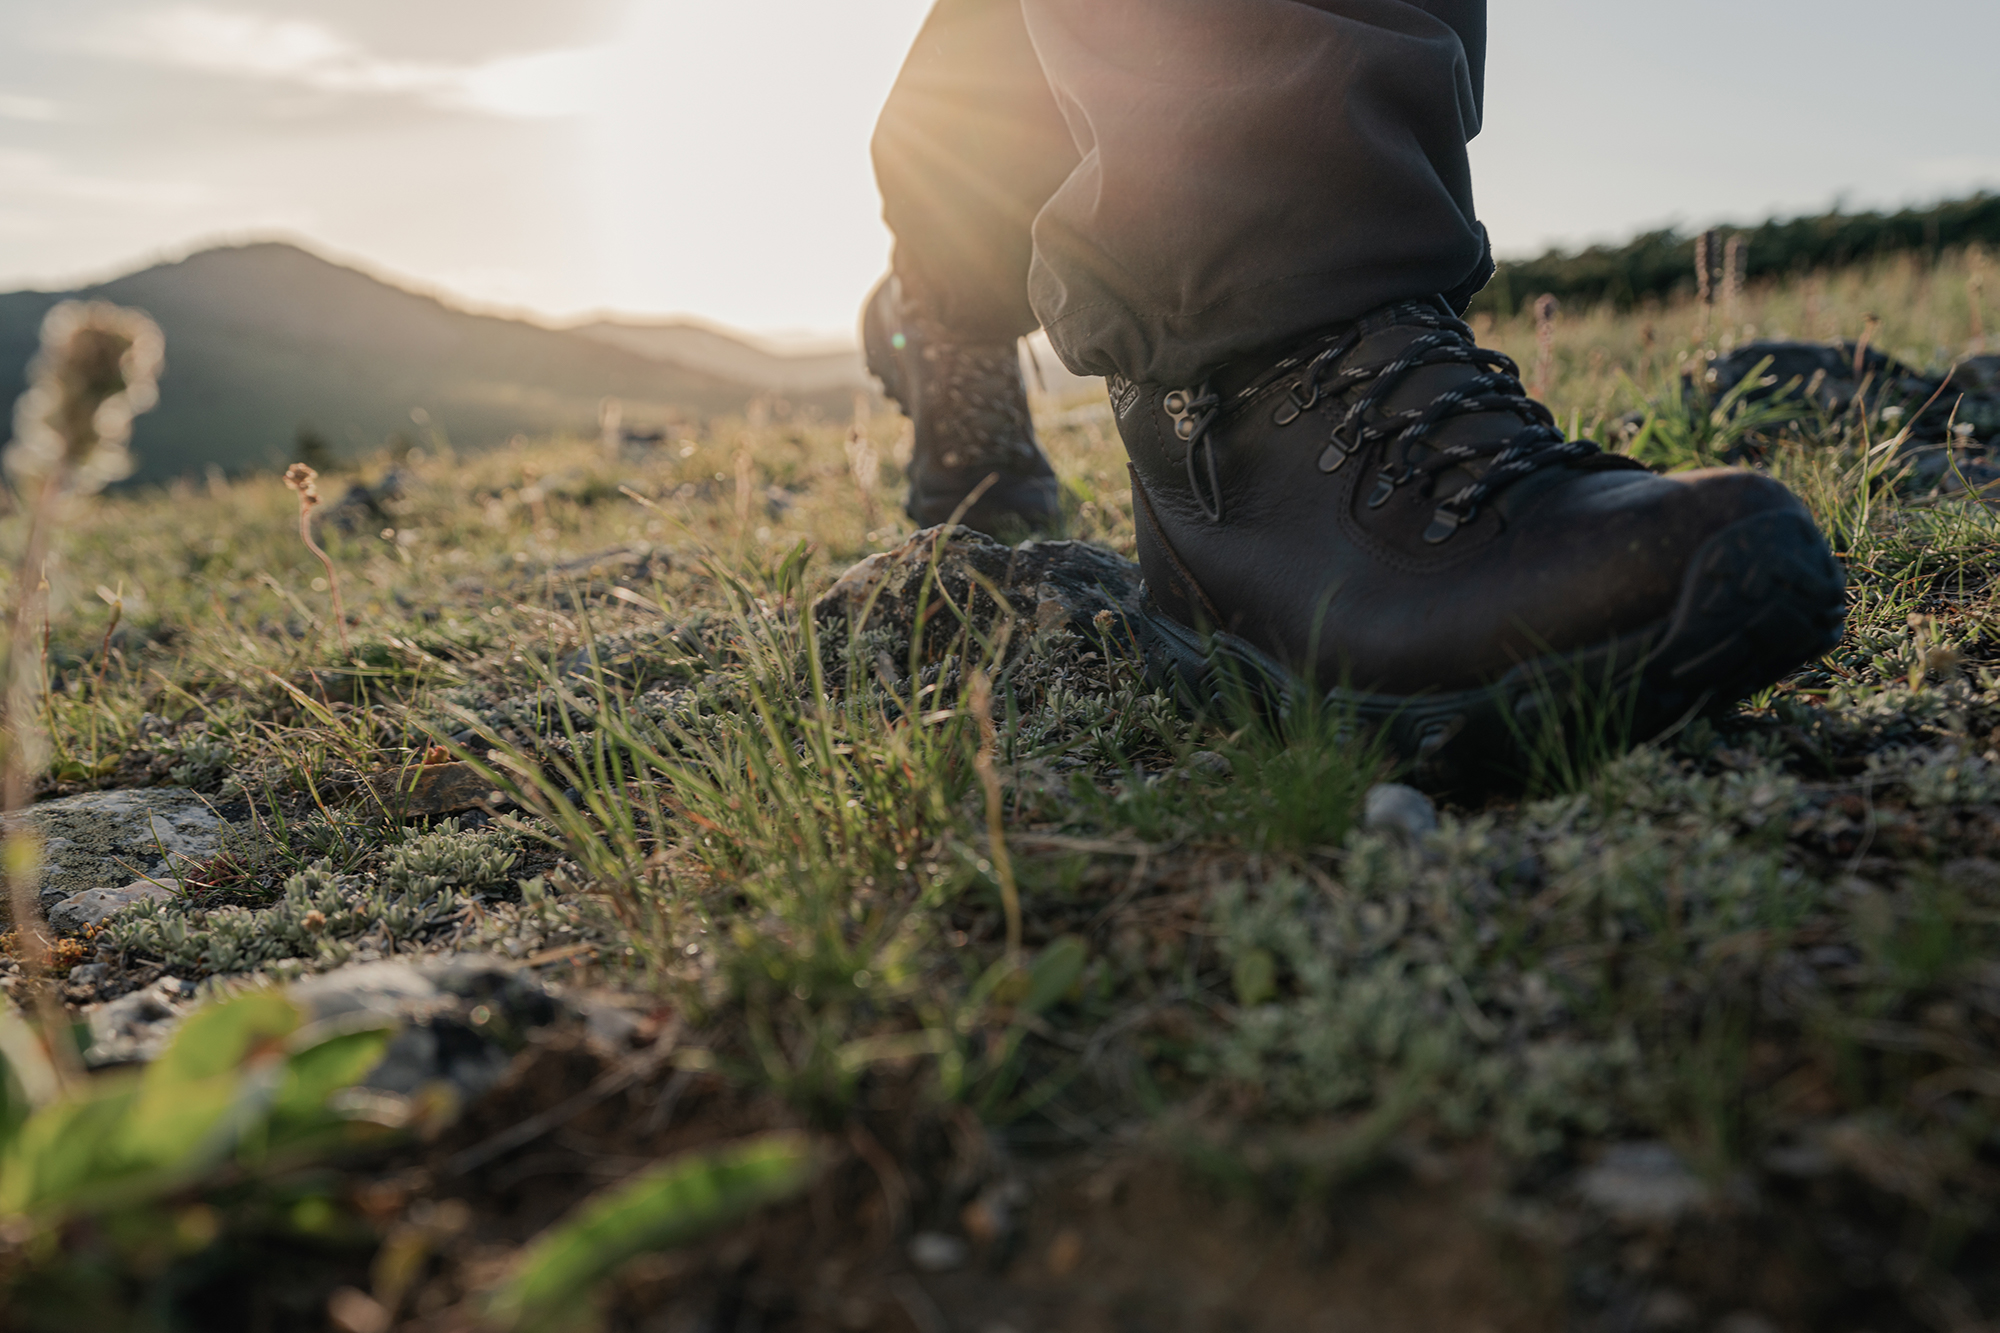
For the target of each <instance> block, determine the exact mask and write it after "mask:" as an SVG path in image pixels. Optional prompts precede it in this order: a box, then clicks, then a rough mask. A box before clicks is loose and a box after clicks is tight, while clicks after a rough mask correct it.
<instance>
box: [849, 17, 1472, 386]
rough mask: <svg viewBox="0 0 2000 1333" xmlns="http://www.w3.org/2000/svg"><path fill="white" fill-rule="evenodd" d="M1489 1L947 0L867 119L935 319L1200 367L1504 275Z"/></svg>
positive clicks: (1070, 361) (901, 246)
mask: <svg viewBox="0 0 2000 1333" xmlns="http://www.w3.org/2000/svg"><path fill="white" fill-rule="evenodd" d="M1485 47H1486V4H1485V0H938V3H937V4H936V6H935V8H933V9H932V11H931V14H930V17H929V18H928V19H927V20H926V21H925V23H924V27H923V31H922V32H921V33H920V34H919V36H918V37H917V41H916V45H915V46H914V47H913V48H912V50H911V52H910V55H909V58H908V60H907V61H906V63H905V64H904V66H903V70H902V73H901V74H900V75H899V76H898V78H897V81H896V85H895V88H894V90H893V91H892V92H891V93H890V96H889V101H888V104H887V106H886V107H885V108H884V110H883V112H882V118H881V121H880V123H879V125H878V126H877V128H876V131H875V139H874V145H873V148H874V157H875V171H876V177H877V180H878V182H879V183H880V185H881V189H882V198H883V214H884V217H885V218H886V219H887V221H888V223H889V227H890V230H891V231H893V232H894V233H895V238H896V258H895V267H896V271H897V273H898V274H899V275H900V276H901V277H902V279H903V282H904V286H905V290H906V291H909V292H910V293H912V294H913V295H914V296H915V297H916V299H917V300H919V301H920V302H921V303H922V304H923V305H924V306H926V307H927V308H928V309H929V311H930V312H931V313H932V314H933V315H934V316H935V317H936V318H938V319H939V320H940V321H941V322H943V323H944V324H945V325H946V326H947V327H950V328H953V329H955V330H960V331H963V332H964V333H965V334H967V335H968V337H971V338H986V337H996V338H1007V337H1013V336H1016V335H1019V334H1025V333H1028V332H1031V331H1033V330H1034V328H1035V327H1036V326H1037V325H1039V326H1041V327H1043V328H1045V329H1047V330H1048V334H1049V338H1050V340H1051V341H1052V342H1053V343H1054V345H1055V348H1056V352H1057V354H1058V355H1060V356H1061V357H1062V359H1063V361H1064V362H1065V364H1067V365H1068V366H1069V367H1070V368H1071V369H1072V370H1074V371H1077V372H1079V373H1082V374H1096V375H1107V374H1112V373H1118V374H1123V375H1125V376H1127V377H1129V378H1131V379H1135V380H1141V381H1151V382H1155V383H1170V384H1179V383H1191V382H1193V381H1195V380H1197V379H1199V378H1200V377H1201V376H1202V374H1203V373H1204V372H1205V371H1207V370H1209V369H1211V368H1212V367H1214V366H1217V365H1219V364H1221V363H1223V362H1226V361H1229V360H1232V359H1234V358H1236V357H1239V356H1242V355H1244V354H1246V353H1251V352H1256V351H1260V350H1266V349H1270V348H1274V347H1277V346H1281V345H1283V344H1285V343H1288V342H1291V341H1293V340H1296V339H1298V338H1300V337H1302V336H1304V335H1305V334H1307V333H1309V332H1311V331H1313V330H1315V329H1318V328H1322V327H1324V326H1326V325H1329V324H1334V323H1338V322H1341V321H1343V320H1347V319H1352V318H1355V317H1357V316H1359V315H1362V314H1364V313H1366V312H1367V311H1369V310H1372V309H1374V308H1375V307H1377V306H1380V305H1383V304H1385V303H1387V302H1390V301H1395V300H1401V299H1406V298H1411V297H1420V296H1425V295H1431V294H1437V295H1443V296H1444V297H1445V298H1446V299H1447V300H1450V301H1451V302H1452V303H1453V305H1454V307H1455V308H1459V309H1462V308H1463V307H1464V304H1465V302H1466V301H1468V300H1470V299H1471V297H1472V295H1473V293H1475V292H1477V291H1478V290H1479V288H1480V287H1482V286H1483V285H1485V283H1486V280H1487V279H1488V277H1490V276H1491V274H1492V259H1491V256H1490V252H1489V249H1488V247H1487V243H1486V233H1485V229H1484V228H1482V227H1481V226H1480V225H1479V223H1478V222H1477V221H1475V220H1474V217H1473V207H1472V181H1471V172H1470V169H1469V167H1468V165H1467V160H1466V151H1465V146H1466V143H1467V141H1468V140H1470V139H1471V138H1472V136H1473V135H1474V134H1476V133H1478V131H1479V120H1480V110H1481V107H1480V102H1481V95H1482V82H1483V71H1484V58H1485Z"/></svg>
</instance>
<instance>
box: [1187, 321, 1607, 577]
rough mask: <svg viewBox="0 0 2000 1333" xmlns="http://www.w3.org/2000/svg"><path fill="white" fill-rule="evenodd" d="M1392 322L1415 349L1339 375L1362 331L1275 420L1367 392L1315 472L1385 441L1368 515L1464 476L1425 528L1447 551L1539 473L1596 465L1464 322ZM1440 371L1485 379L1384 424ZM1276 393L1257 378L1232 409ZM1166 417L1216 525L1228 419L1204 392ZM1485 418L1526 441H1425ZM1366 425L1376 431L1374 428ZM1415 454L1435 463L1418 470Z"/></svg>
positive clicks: (1306, 375)
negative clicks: (1422, 451)
mask: <svg viewBox="0 0 2000 1333" xmlns="http://www.w3.org/2000/svg"><path fill="white" fill-rule="evenodd" d="M1395 320H1396V322H1397V323H1399V324H1420V325H1423V326H1425V327H1426V328H1427V329H1428V332H1426V333H1423V334H1421V335H1419V336H1418V337H1417V338H1415V339H1413V340H1412V341H1411V342H1410V343H1409V345H1408V346H1406V347H1404V348H1403V349H1402V350H1401V351H1400V352H1398V353H1397V354H1396V356H1395V357H1394V358H1393V359H1392V360H1390V361H1387V362H1383V363H1381V364H1378V365H1373V366H1341V365H1340V363H1341V361H1342V360H1343V359H1344V358H1345V357H1346V356H1347V355H1348V354H1349V353H1350V352H1352V351H1353V350H1354V348H1355V347H1356V345H1357V344H1359V343H1360V341H1361V338H1362V336H1363V330H1362V329H1361V328H1360V327H1359V326H1357V327H1355V328H1353V329H1350V330H1348V331H1347V332H1346V333H1344V334H1342V335H1340V336H1338V337H1336V338H1335V339H1333V340H1332V341H1331V342H1329V343H1328V344H1327V345H1326V346H1325V347H1323V348H1321V349H1320V350H1318V351H1317V352H1315V353H1313V354H1312V356H1311V357H1310V358H1309V359H1307V360H1306V361H1305V363H1304V368H1303V369H1302V370H1300V371H1298V373H1297V375H1296V378H1294V379H1293V381H1292V383H1291V384H1290V385H1289V386H1288V387H1287V390H1286V395H1285V400H1284V402H1282V403H1281V404H1280V405H1279V407H1278V410H1277V413H1276V416H1275V417H1274V418H1273V420H1274V421H1275V422H1276V424H1278V425H1280V426H1287V425H1290V424H1291V423H1292V422H1294V421H1297V420H1298V419H1299V418H1300V417H1302V416H1304V415H1305V414H1306V413H1307V412H1308V411H1310V410H1311V409H1312V408H1313V407H1315V406H1317V405H1318V403H1319V401H1320V399H1321V398H1323V397H1339V396H1341V395H1343V394H1345V393H1347V392H1349V391H1350V390H1353V389H1356V388H1362V386H1366V387H1365V388H1362V392H1361V393H1360V394H1359V395H1357V396H1356V398H1355V399H1354V401H1353V403H1352V404H1350V405H1349V407H1348V409H1347V411H1346V413H1345V414H1344V415H1343V416H1342V418H1341V420H1340V421H1339V423H1338V424H1336V425H1335V426H1334V428H1333V432H1332V434H1331V436H1330V437H1329V439H1328V441H1327V444H1326V447H1325V449H1323V450H1322V451H1321V453H1320V458H1319V467H1320V471H1322V472H1327V473H1331V472H1336V471H1338V470H1339V469H1340V468H1341V466H1342V465H1343V464H1345V463H1346V462H1347V461H1348V460H1349V459H1351V458H1353V457H1354V456H1355V455H1357V454H1359V453H1361V452H1362V451H1363V450H1365V449H1367V448H1368V447H1369V446H1370V445H1373V444H1376V443H1379V442H1382V441H1389V442H1390V445H1391V447H1390V448H1389V450H1387V451H1386V453H1385V459H1386V460H1387V461H1385V462H1384V463H1383V465H1382V468H1381V471H1380V472H1379V473H1378V474H1377V476H1376V479H1375V489H1374V491H1373V492H1371V493H1370V495H1369V497H1368V505H1369V507H1370V508H1380V507H1381V506H1382V505H1383V504H1385V503H1387V501H1388V500H1389V497H1390V496H1392V495H1394V494H1395V493H1396V491H1397V490H1398V489H1399V488H1401V487H1403V486H1406V485H1411V484H1415V485H1418V486H1421V487H1422V488H1423V493H1424V494H1426V495H1429V494H1431V493H1432V491H1433V489H1434V488H1435V486H1436V484H1437V479H1438V478H1439V477H1441V476H1443V475H1444V474H1445V473H1447V472H1450V471H1452V470H1454V469H1461V468H1462V469H1464V470H1465V471H1467V472H1469V473H1470V474H1471V475H1472V477H1473V480H1472V481H1470V482H1468V483H1467V484H1466V485H1464V486H1462V487H1460V488H1459V489H1458V490H1457V491H1455V492H1453V493H1452V494H1451V495H1449V496H1447V497H1445V498H1444V499H1443V500H1441V501H1439V502H1438V506H1437V510H1436V512H1435V513H1434V514H1433V515H1432V517H1431V523H1430V526H1429V527H1428V528H1426V529H1425V530H1424V540H1425V541H1427V542H1430V543H1432V544H1434V545H1435V544H1437V543H1440V542H1445V541H1449V540H1450V539H1451V536H1452V534H1453V533H1455V532H1457V531H1458V529H1459V528H1461V527H1463V526H1464V525H1466V524H1467V523H1470V522H1471V521H1472V520H1473V519H1475V518H1477V517H1478V516H1479V512H1480V510H1481V509H1482V508H1483V507H1484V506H1485V505H1486V504H1487V503H1488V502H1489V501H1491V500H1492V499H1493V497H1494V496H1496V495H1498V494H1499V493H1500V492H1501V491H1503V490H1505V489H1506V488H1507V487H1509V486H1512V485H1513V484H1514V483H1516V482H1518V481H1520V480H1522V479H1523V478H1524V477H1528V476H1532V475H1533V474H1534V473H1536V472H1539V471H1541V470H1542V469H1543V468H1547V467H1555V466H1559V465H1562V464H1565V463H1573V462H1576V461H1579V460H1582V459H1586V458H1591V457H1593V456H1597V455H1599V454H1601V452H1602V451H1601V450H1600V449H1599V448H1598V446H1597V445H1596V444H1595V443H1593V442H1592V441H1590V440H1569V439H1565V438H1564V437H1563V432H1562V430H1561V429H1560V428H1559V427H1558V426H1557V425H1556V421H1555V417H1554V416H1553V415H1552V414H1551V413H1550V411H1549V409H1548V408H1546V407H1544V406H1543V405H1542V404H1540V403H1538V402H1536V401H1535V400H1534V399H1533V398H1530V397H1529V396H1528V392H1527V389H1526V388H1525V387H1523V385H1522V383H1521V371H1520V367H1519V366H1517V365H1516V364H1515V363H1514V362H1513V360H1511V359H1510V358H1508V357H1506V356H1504V355H1502V354H1501V353H1499V352H1495V351H1490V350H1488V349H1486V348H1484V347H1480V346H1478V345H1477V344H1476V342H1475V341H1474V339H1473V334H1472V329H1471V328H1470V327H1469V326H1467V325H1466V324H1465V323H1464V321H1462V320H1458V319H1454V318H1452V317H1450V316H1448V315H1445V314H1443V313H1441V312H1440V311H1438V310H1437V309H1435V308H1434V307H1431V306H1428V305H1411V306H1407V307H1404V308H1402V309H1400V310H1398V311H1397V312H1396V314H1395ZM1298 364H1299V363H1298V362H1297V361H1296V360H1295V361H1292V362H1289V363H1286V364H1284V365H1282V366H1281V367H1280V370H1281V371H1282V372H1290V371H1292V370H1293V369H1294V368H1295V367H1297V366H1298ZM1438 365H1468V366H1474V367H1477V368H1478V369H1479V370H1480V372H1481V373H1479V374H1478V375H1475V376H1473V377H1472V378H1470V379H1468V380H1466V381H1465V382H1464V383H1462V384H1458V385H1454V386H1453V387H1452V388H1450V389H1448V390H1446V391H1445V392H1443V393H1441V394H1439V395H1438V396H1437V397H1435V398H1433V399H1432V400H1431V401H1430V402H1429V403H1427V404H1425V405H1424V406H1422V407H1416V408H1410V409H1408V410H1407V411H1403V412H1380V408H1381V405H1382V404H1383V403H1384V402H1386V401H1387V400H1388V398H1389V397H1390V395H1392V394H1394V393H1395V391H1396V389H1397V386H1399V385H1400V384H1401V383H1402V381H1403V379H1404V378H1405V377H1406V376H1408V375H1409V374H1410V373H1411V372H1412V371H1415V370H1417V369H1419V368H1420V367H1423V366H1438ZM1270 382H1271V377H1269V376H1265V377H1262V378H1260V379H1259V380H1258V382H1256V383H1255V384H1252V385H1251V386H1250V387H1249V388H1246V389H1244V390H1243V391H1242V392H1241V393H1240V394H1238V395H1237V398H1238V399H1239V400H1243V399H1248V398H1252V397H1255V396H1256V395H1258V394H1260V393H1262V392H1263V391H1264V390H1265V388H1267V387H1268V386H1269V384H1270ZM1163 405H1164V406H1165V407H1166V409H1167V412H1168V414H1169V416H1171V417H1172V418H1173V419H1174V429H1175V434H1176V435H1178V436H1179V437H1180V438H1181V439H1182V440H1183V441H1185V442H1186V443H1187V446H1188V451H1187V469H1188V485H1189V486H1190V487H1191V488H1192V490H1193V491H1194V495H1195V499H1196V502H1197V503H1199V504H1200V505H1201V508H1202V511H1203V513H1205V514H1206V515H1207V516H1208V518H1209V519H1210V520H1211V521H1212V522H1216V523H1220V522H1221V521H1222V489H1221V478H1220V474H1219V471H1218V468H1217V464H1216V453H1215V450H1216V445H1215V440H1214V432H1213V429H1212V428H1213V427H1214V425H1215V422H1216V421H1217V420H1218V419H1219V418H1220V416H1221V415H1222V410H1223V404H1222V399H1221V398H1220V396H1219V395H1217V394H1216V393H1215V392H1214V391H1213V390H1212V389H1211V388H1210V386H1209V385H1208V384H1207V383H1204V384H1202V385H1201V386H1200V387H1199V388H1196V389H1177V390H1174V391H1173V392H1171V393H1169V394H1168V395H1167V398H1166V401H1165V403H1164V404H1163ZM1488 412H1506V413H1511V414H1512V415H1513V416H1515V417H1516V418H1518V419H1519V421H1520V422H1521V429H1520V430H1518V431H1516V432H1514V433H1513V434H1511V435H1507V436H1503V437H1500V438H1496V439H1492V440H1478V441H1473V442H1470V443H1461V444H1451V445H1444V446H1434V445H1430V443H1429V440H1430V437H1431V436H1433V435H1435V434H1436V433H1437V431H1438V430H1439V428H1440V427H1442V426H1443V425H1444V424H1445V423H1446V422H1448V421H1450V420H1451V419H1452V418H1454V417H1460V416H1470V415H1473V414H1475V413H1488ZM1378 413H1379V416H1378ZM1370 417H1376V418H1377V419H1375V420H1373V421H1371V420H1369V418H1370ZM1418 446H1424V447H1426V448H1428V449H1429V450H1430V452H1429V453H1428V454H1427V455H1426V456H1425V457H1423V458H1422V459H1420V460H1418V461H1415V462H1412V461H1410V460H1411V457H1412V455H1413V454H1414V453H1415V451H1416V449H1417V447H1418Z"/></svg>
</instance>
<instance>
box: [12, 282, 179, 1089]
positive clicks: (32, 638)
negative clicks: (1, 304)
mask: <svg viewBox="0 0 2000 1333" xmlns="http://www.w3.org/2000/svg"><path fill="white" fill-rule="evenodd" d="M163 346H164V340H163V339H162V338H161V336H160V330H159V327H158V326H157V325H155V324H154V323H153V321H152V320H150V319H148V318H147V317H146V316H145V315H143V314H140V313H139V312H137V311H134V310H124V309H121V308H119V307H117V306H114V305H107V304H104V303H101V302H93V303H85V302H78V301H65V302H63V303H62V304H61V305H58V306H56V307H55V308H54V309H53V310H51V311H50V312H49V314H48V317H47V318H46V319H45V320H43V322H42V346H41V351H40V352H39V354H37V356H36V357H35V361H34V364H33V365H32V366H31V367H30V369H29V387H28V391H27V392H26V393H25V394H23V395H22V396H21V400H20V401H19V402H18V403H17V404H16V405H15V409H14V438H13V442H12V443H11V444H9V445H8V447H7V452H6V459H5V462H6V469H7V472H8V474H9V476H10V477H11V478H12V479H13V482H14V486H15V490H16V493H17V494H18V495H20V496H21V497H23V499H24V501H25V506H26V509H27V516H28V531H27V537H26V539H25V541H24V542H23V544H22V549H21V554H20V557H19V559H18V560H17V562H16V563H15V567H14V605H13V606H12V608H10V611H9V616H8V633H7V662H6V688H5V698H4V707H5V715H4V737H5V745H6V753H5V757H4V761H0V808H4V809H5V811H6V812H7V813H8V814H9V815H12V814H13V813H14V812H16V811H20V810H23V809H25V808H26V807H27V806H28V805H29V804H30V803H31V802H32V801H33V799H34V775H35V772H36V770H37V769H38V767H39V766H40V764H41V763H42V762H43V756H44V754H45V752H46V748H47V737H46V736H45V735H44V734H43V732H42V728H41V724H40V720H39V708H38V705H39V703H40V700H41V696H42V694H43V691H44V688H45V686H46V684H47V676H46V672H47V660H48V658H47V653H48V644H47V630H46V625H47V616H48V595H49V583H48V564H49V559H50V556H51V554H52V550H53V546H54V542H55V537H56V533H57V532H58V530H59V529H60V527H61V523H62V519H63V517H64V514H65V511H66V509H67V506H68V504H69V502H70V501H71V500H72V499H74V498H76V497H80V496H84V495H90V494H93V493H95V492H96V491H98V490H101V489H102V488H103V487H104V486H105V485H107V484H109V483H110V482H113V481H116V480H118V479H120V478H122V477H126V476H129V475H131V472H132V457H131V454H130V452H129V451H128V450H127V448H126V446H127V444H128V442H129V441H130V439H131V435H132V419H133V417H135V416H137V415H138V414H139V413H141V412H144V411H146V410H147V409H149V408H151V407H152V406H153V404H154V402H155V401H157V390H156V384H157V381H158V377H159V373H160V368H161V352H162V349H163ZM0 866H4V869H5V872H6V876H7V903H8V909H9V912H8V915H9V917H10V923H11V924H12V926H13V928H14V938H15V941H16V945H15V948H16V950H17V957H18V960H19V963H20V966H21V970H22V973H23V975H24V976H26V977H29V978H32V977H35V976H38V975H40V974H41V973H43V972H45V971H46V970H47V968H48V963H49V955H50V948H49V945H50V941H49V939H48V935H47V930H46V926H45V923H44V922H43V920H42V914H41V905H40V903H39V902H38V901H37V895H38V891H39V889H40V886H41V874H40V871H41V843H40V839H39V838H38V837H37V836H36V835H35V833H34V832H33V830H31V829H29V828H28V827H27V826H26V825H25V823H23V822H21V821H18V820H10V821H9V823H8V827H7V830H6V843H5V847H4V850H0ZM40 1002H41V1004H42V1005H43V1006H44V1007H45V1009H46V1012H45V1014H44V1018H45V1020H46V1026H47V1028H48V1030H49V1032H51V1033H55V1032H57V1031H61V1030H65V1029H64V1028H63V1025H62V1023H61V1017H62V1015H61V1013H60V1011H59V1010H58V1009H57V1007H56V1003H55V999H54V997H53V995H51V994H48V993H46V992H43V993H42V994H41V1001H40ZM61 1055H62V1053H61V1052H57V1056H58V1060H57V1063H58V1066H59V1067H60V1066H61V1065H63V1064H64V1063H71V1064H73V1063H74V1061H73V1059H72V1060H70V1061H68V1062H65V1061H64V1060H63V1059H62V1058H61ZM72 1055H73V1053H72Z"/></svg>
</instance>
